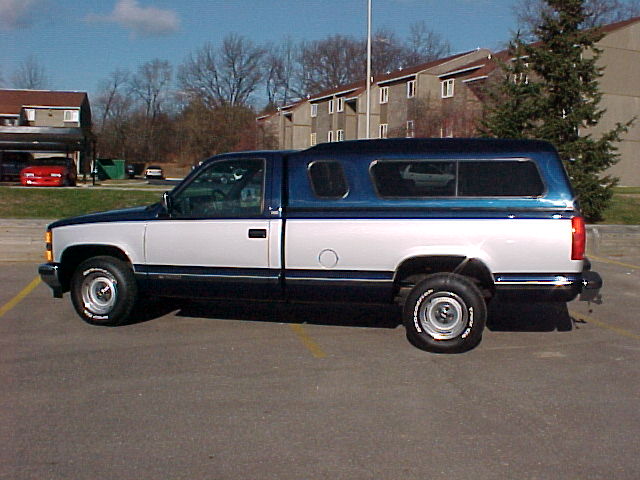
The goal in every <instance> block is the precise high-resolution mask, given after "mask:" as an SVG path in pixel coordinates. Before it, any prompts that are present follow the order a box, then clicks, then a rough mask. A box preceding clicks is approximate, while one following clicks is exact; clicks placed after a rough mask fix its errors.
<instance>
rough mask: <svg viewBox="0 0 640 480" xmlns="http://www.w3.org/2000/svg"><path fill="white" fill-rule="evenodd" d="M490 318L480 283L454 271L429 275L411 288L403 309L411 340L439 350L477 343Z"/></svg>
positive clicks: (460, 349)
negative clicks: (479, 287) (478, 284)
mask: <svg viewBox="0 0 640 480" xmlns="http://www.w3.org/2000/svg"><path fill="white" fill-rule="evenodd" d="M486 320H487V306H486V303H485V301H484V298H483V297H482V293H481V292H480V290H479V289H478V287H477V286H476V285H475V284H474V283H473V282H472V281H471V280H469V279H468V278H467V277H464V276H462V275H457V274H454V273H438V274H434V275H430V276H429V277H427V278H425V279H424V280H423V281H421V282H420V283H418V284H417V285H416V286H415V287H414V288H413V289H412V290H411V292H410V293H409V295H408V296H407V300H406V303H405V305H404V309H403V321H404V325H405V328H406V329H407V337H408V338H409V341H410V342H411V343H413V344H414V345H415V346H417V347H419V348H421V349H423V350H427V351H430V352H437V353H454V352H464V351H467V350H470V349H471V348H473V347H475V346H476V345H477V344H478V343H479V342H480V339H481V338H482V331H483V330H484V326H485V323H486Z"/></svg>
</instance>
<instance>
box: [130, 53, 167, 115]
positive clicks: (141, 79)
mask: <svg viewBox="0 0 640 480" xmlns="http://www.w3.org/2000/svg"><path fill="white" fill-rule="evenodd" d="M171 78H172V68H171V65H170V64H169V62H168V61H166V60H159V59H157V58H156V59H155V60H151V61H149V62H146V63H144V64H142V65H141V66H140V67H139V68H138V72H137V73H136V74H135V75H133V76H132V77H131V78H130V80H129V88H130V91H131V93H133V94H134V95H135V96H137V97H138V99H139V100H140V101H141V102H142V104H143V106H144V109H145V115H146V117H147V118H149V119H154V118H156V117H157V116H158V115H159V114H160V113H161V112H162V108H163V105H164V103H165V102H166V101H167V99H168V96H169V87H170V86H171Z"/></svg>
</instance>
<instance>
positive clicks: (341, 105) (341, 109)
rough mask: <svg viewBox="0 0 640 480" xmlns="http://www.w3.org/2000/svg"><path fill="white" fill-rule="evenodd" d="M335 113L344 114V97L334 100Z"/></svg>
mask: <svg viewBox="0 0 640 480" xmlns="http://www.w3.org/2000/svg"><path fill="white" fill-rule="evenodd" d="M336 104H337V106H336V111H338V112H344V97H340V98H336Z"/></svg>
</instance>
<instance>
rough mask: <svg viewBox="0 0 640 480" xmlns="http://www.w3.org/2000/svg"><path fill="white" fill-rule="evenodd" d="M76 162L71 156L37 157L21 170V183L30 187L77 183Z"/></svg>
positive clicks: (72, 184) (60, 185) (61, 185)
mask: <svg viewBox="0 0 640 480" xmlns="http://www.w3.org/2000/svg"><path fill="white" fill-rule="evenodd" d="M76 179H77V173H76V164H75V162H74V161H73V160H72V159H71V158H65V157H47V158H36V159H35V160H34V161H33V165H30V166H28V167H26V168H23V169H22V171H21V172H20V183H22V185H24V186H29V187H64V186H74V185H75V184H76Z"/></svg>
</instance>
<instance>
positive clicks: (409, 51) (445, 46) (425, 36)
mask: <svg viewBox="0 0 640 480" xmlns="http://www.w3.org/2000/svg"><path fill="white" fill-rule="evenodd" d="M405 49H406V50H405V56H404V63H405V65H406V66H409V65H418V64H420V63H426V62H430V61H432V60H436V59H438V58H443V57H446V56H447V55H449V54H450V53H451V45H450V44H449V42H448V41H446V40H445V39H443V38H442V35H440V34H439V33H436V32H434V31H433V30H430V29H429V27H428V26H427V24H426V22H424V21H421V22H416V23H413V24H412V25H411V27H410V32H409V37H408V38H407V41H406V44H405Z"/></svg>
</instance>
